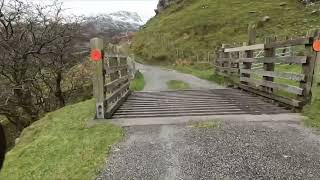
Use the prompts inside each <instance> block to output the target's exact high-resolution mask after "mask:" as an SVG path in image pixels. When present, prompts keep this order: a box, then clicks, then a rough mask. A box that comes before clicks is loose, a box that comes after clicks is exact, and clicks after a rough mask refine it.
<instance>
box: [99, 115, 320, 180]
mask: <svg viewBox="0 0 320 180" xmlns="http://www.w3.org/2000/svg"><path fill="white" fill-rule="evenodd" d="M218 123H219V126H220V127H217V128H196V127H190V126H188V125H182V124H180V125H160V126H134V127H127V128H126V138H125V139H124V141H123V142H122V143H120V144H119V145H117V146H115V147H113V150H112V153H111V156H110V157H109V160H108V164H107V166H106V168H105V170H104V171H103V172H101V175H100V176H99V178H98V179H108V180H111V179H116V180H118V179H137V180H140V179H146V180H149V179H150V180H157V179H159V180H162V179H164V180H166V179H167V180H176V179H184V180H198V179H203V180H212V179H320V171H319V169H320V139H319V136H318V135H315V134H313V133H312V132H311V131H310V130H308V129H305V128H302V127H301V126H300V125H299V124H298V123H297V122H238V123H236V122H230V121H225V122H218Z"/></svg>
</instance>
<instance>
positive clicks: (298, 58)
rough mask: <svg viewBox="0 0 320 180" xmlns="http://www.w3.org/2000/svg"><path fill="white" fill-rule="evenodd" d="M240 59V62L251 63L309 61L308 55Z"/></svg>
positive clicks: (302, 62)
mask: <svg viewBox="0 0 320 180" xmlns="http://www.w3.org/2000/svg"><path fill="white" fill-rule="evenodd" d="M238 60H239V62H250V63H283V64H304V63H306V62H307V56H291V57H263V58H240V59H238Z"/></svg>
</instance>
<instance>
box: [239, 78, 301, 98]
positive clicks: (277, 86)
mask: <svg viewBox="0 0 320 180" xmlns="http://www.w3.org/2000/svg"><path fill="white" fill-rule="evenodd" d="M240 81H244V82H248V83H250V84H252V85H255V86H256V87H259V86H265V87H269V88H273V89H278V90H283V91H286V92H289V93H292V94H298V95H301V94H302V93H303V89H302V88H299V87H296V86H290V85H287V84H278V83H274V82H270V81H266V80H262V81H260V80H256V79H251V78H247V77H241V78H240Z"/></svg>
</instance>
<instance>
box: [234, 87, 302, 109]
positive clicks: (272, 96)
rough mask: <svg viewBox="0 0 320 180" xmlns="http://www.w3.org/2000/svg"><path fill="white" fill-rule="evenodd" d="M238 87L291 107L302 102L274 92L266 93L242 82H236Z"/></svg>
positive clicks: (298, 105)
mask: <svg viewBox="0 0 320 180" xmlns="http://www.w3.org/2000/svg"><path fill="white" fill-rule="evenodd" d="M238 86H239V88H241V89H244V90H246V91H249V92H251V93H254V94H257V95H260V96H263V97H266V98H268V99H272V100H275V101H278V102H281V103H283V104H287V105H289V106H292V107H297V108H298V107H301V105H302V102H301V101H298V100H295V99H289V98H285V97H281V96H277V95H275V94H271V93H267V92H263V91H261V90H260V89H257V88H255V87H251V86H247V85H243V84H238Z"/></svg>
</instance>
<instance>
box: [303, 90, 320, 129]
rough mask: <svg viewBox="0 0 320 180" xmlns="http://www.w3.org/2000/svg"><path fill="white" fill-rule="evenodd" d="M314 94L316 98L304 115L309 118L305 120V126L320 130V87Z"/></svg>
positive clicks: (305, 109)
mask: <svg viewBox="0 0 320 180" xmlns="http://www.w3.org/2000/svg"><path fill="white" fill-rule="evenodd" d="M313 93H314V95H315V98H313V101H312V104H311V105H308V106H306V107H305V108H304V112H303V114H304V115H305V116H307V117H308V118H307V119H305V120H304V124H305V125H306V126H308V127H314V128H318V129H320V87H319V86H318V88H316V89H315V91H314V92H313Z"/></svg>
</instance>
